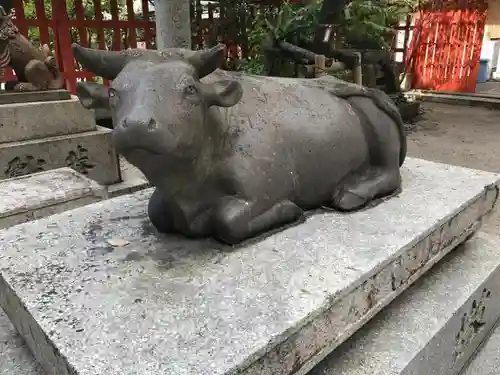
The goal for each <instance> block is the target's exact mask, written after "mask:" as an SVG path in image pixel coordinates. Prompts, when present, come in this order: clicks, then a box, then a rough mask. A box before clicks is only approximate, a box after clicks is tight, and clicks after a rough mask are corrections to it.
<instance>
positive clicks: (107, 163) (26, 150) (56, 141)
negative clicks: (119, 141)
mask: <svg viewBox="0 0 500 375" xmlns="http://www.w3.org/2000/svg"><path fill="white" fill-rule="evenodd" d="M61 167H71V168H73V169H75V170H76V171H77V172H80V173H82V174H84V175H85V176H87V177H89V178H91V179H92V180H95V181H97V182H99V183H101V184H104V185H109V184H113V183H116V182H119V181H120V171H119V167H118V158H117V156H116V153H115V151H114V149H113V146H112V143H111V130H109V129H106V128H102V127H97V129H96V130H95V131H87V132H83V133H77V134H70V135H63V136H55V137H48V138H41V139H35V140H30V141H22V142H9V143H0V180H2V179H5V178H11V177H17V176H22V175H27V174H31V173H35V172H41V171H46V170H51V169H56V168H61Z"/></svg>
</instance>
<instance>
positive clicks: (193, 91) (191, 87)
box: [184, 85, 198, 95]
mask: <svg viewBox="0 0 500 375" xmlns="http://www.w3.org/2000/svg"><path fill="white" fill-rule="evenodd" d="M184 90H185V93H186V94H188V95H194V94H196V93H197V92H198V90H197V89H196V86H195V85H189V86H186V88H185V89H184Z"/></svg>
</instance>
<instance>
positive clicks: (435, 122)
mask: <svg viewBox="0 0 500 375" xmlns="http://www.w3.org/2000/svg"><path fill="white" fill-rule="evenodd" d="M422 110H423V111H422V112H423V114H422V115H421V116H420V118H419V119H418V120H417V121H415V122H414V123H413V124H408V127H407V131H408V155H409V156H411V157H416V158H421V159H427V160H432V161H436V162H440V163H448V164H453V165H460V166H463V167H468V168H474V169H481V170H485V171H490V172H496V173H500V111H498V110H490V109H486V108H480V107H468V106H458V105H446V104H437V103H424V104H423V105H422ZM483 229H484V231H485V232H489V233H495V234H500V210H498V212H496V213H495V214H493V215H492V217H491V218H490V219H489V220H488V222H486V223H485V225H484V227H483Z"/></svg>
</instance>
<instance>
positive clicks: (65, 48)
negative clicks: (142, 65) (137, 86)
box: [6, 0, 155, 92]
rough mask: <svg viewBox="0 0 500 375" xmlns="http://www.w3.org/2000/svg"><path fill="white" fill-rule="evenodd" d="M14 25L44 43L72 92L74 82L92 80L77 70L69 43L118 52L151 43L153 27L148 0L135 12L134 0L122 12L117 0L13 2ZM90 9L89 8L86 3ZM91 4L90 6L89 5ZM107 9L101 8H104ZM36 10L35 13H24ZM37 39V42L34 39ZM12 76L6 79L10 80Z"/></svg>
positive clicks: (127, 3)
mask: <svg viewBox="0 0 500 375" xmlns="http://www.w3.org/2000/svg"><path fill="white" fill-rule="evenodd" d="M13 3H14V10H15V21H14V22H15V23H16V25H17V26H18V28H19V30H20V31H21V33H22V34H23V35H30V34H31V35H30V40H32V41H33V42H34V43H35V44H38V43H37V42H39V43H40V44H44V43H47V44H48V45H49V46H50V47H51V49H52V50H54V51H55V56H56V58H57V62H58V65H59V68H60V70H61V71H62V72H63V74H64V76H65V78H66V87H67V89H68V90H69V91H71V92H74V91H75V84H76V80H77V79H82V78H85V79H91V78H92V74H90V73H87V72H83V71H80V70H77V69H76V67H75V62H74V59H73V56H72V52H71V43H73V42H78V43H80V44H82V45H84V46H86V47H88V46H92V47H95V48H100V49H110V50H121V49H124V48H129V47H131V48H135V47H137V41H138V40H139V41H142V42H144V46H145V47H146V48H151V47H152V46H153V44H154V37H155V24H154V21H152V20H151V17H150V11H149V1H148V0H142V4H141V5H142V9H140V10H137V9H136V10H135V11H134V6H133V5H134V4H133V3H134V1H133V0H127V1H126V9H125V10H121V12H120V9H119V7H118V3H117V1H116V0H110V1H106V2H104V1H103V2H101V1H100V0H93V1H92V2H90V1H89V2H85V3H84V2H83V1H82V0H55V1H50V0H28V1H26V0H25V1H24V2H23V1H21V0H17V1H16V0H14V2H13ZM88 3H90V5H91V6H89V4H88ZM92 3H93V4H92ZM103 4H106V5H105V7H106V9H103V7H104V5H103ZM28 5H32V6H34V7H35V12H32V13H34V14H26V13H27V11H29V10H32V9H31V8H30V7H29V6H28ZM37 37H38V38H39V40H38V41H36V40H33V39H36V38H37ZM12 78H13V75H12V73H10V74H9V73H8V74H7V75H6V79H7V80H8V79H12Z"/></svg>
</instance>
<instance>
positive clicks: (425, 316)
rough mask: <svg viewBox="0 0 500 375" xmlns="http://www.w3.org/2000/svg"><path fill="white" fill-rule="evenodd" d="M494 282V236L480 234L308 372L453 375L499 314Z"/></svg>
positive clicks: (498, 275)
mask: <svg viewBox="0 0 500 375" xmlns="http://www.w3.org/2000/svg"><path fill="white" fill-rule="evenodd" d="M498 285H500V238H498V237H492V236H488V235H485V234H482V233H481V234H479V235H478V236H476V237H475V238H473V239H471V240H469V241H467V242H466V243H465V244H464V245H462V246H460V247H458V248H457V249H456V250H455V251H453V252H452V253H451V254H449V255H448V256H447V257H446V258H445V259H443V260H442V261H441V262H440V263H439V264H438V265H437V266H435V267H434V268H433V269H432V270H431V271H430V272H429V273H428V274H427V275H425V277H423V278H421V279H420V280H418V281H417V282H416V283H415V284H414V285H413V286H412V287H411V288H409V289H408V290H407V291H406V292H405V293H403V295H401V296H400V297H398V298H397V299H396V300H395V301H394V302H393V303H391V304H390V305H389V306H388V307H387V308H385V309H384V310H383V311H382V312H381V313H379V314H377V316H376V317H375V318H374V319H373V320H372V321H370V322H369V323H368V324H366V325H365V326H364V327H363V328H362V329H360V330H359V331H358V332H356V333H355V334H354V335H353V336H352V337H351V338H350V339H349V340H348V341H346V342H345V343H343V344H342V345H341V346H340V347H338V348H337V349H336V350H335V351H334V352H333V353H332V354H330V355H329V356H328V357H327V358H326V359H325V360H324V361H323V362H321V363H320V364H319V365H318V366H316V367H315V368H314V370H312V371H311V372H310V373H309V375H402V374H411V375H429V374H442V375H457V374H458V373H459V372H460V371H461V369H462V368H463V367H464V365H465V364H466V363H467V362H468V360H469V358H470V357H471V355H472V354H473V353H474V351H475V350H476V349H477V347H478V346H479V344H480V343H481V341H482V340H483V339H484V338H485V337H486V336H487V335H488V333H489V332H490V330H491V328H492V327H493V326H494V324H495V322H496V321H497V319H498V318H499V317H500V289H499V288H498ZM497 368H499V367H497ZM497 373H498V371H497Z"/></svg>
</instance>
